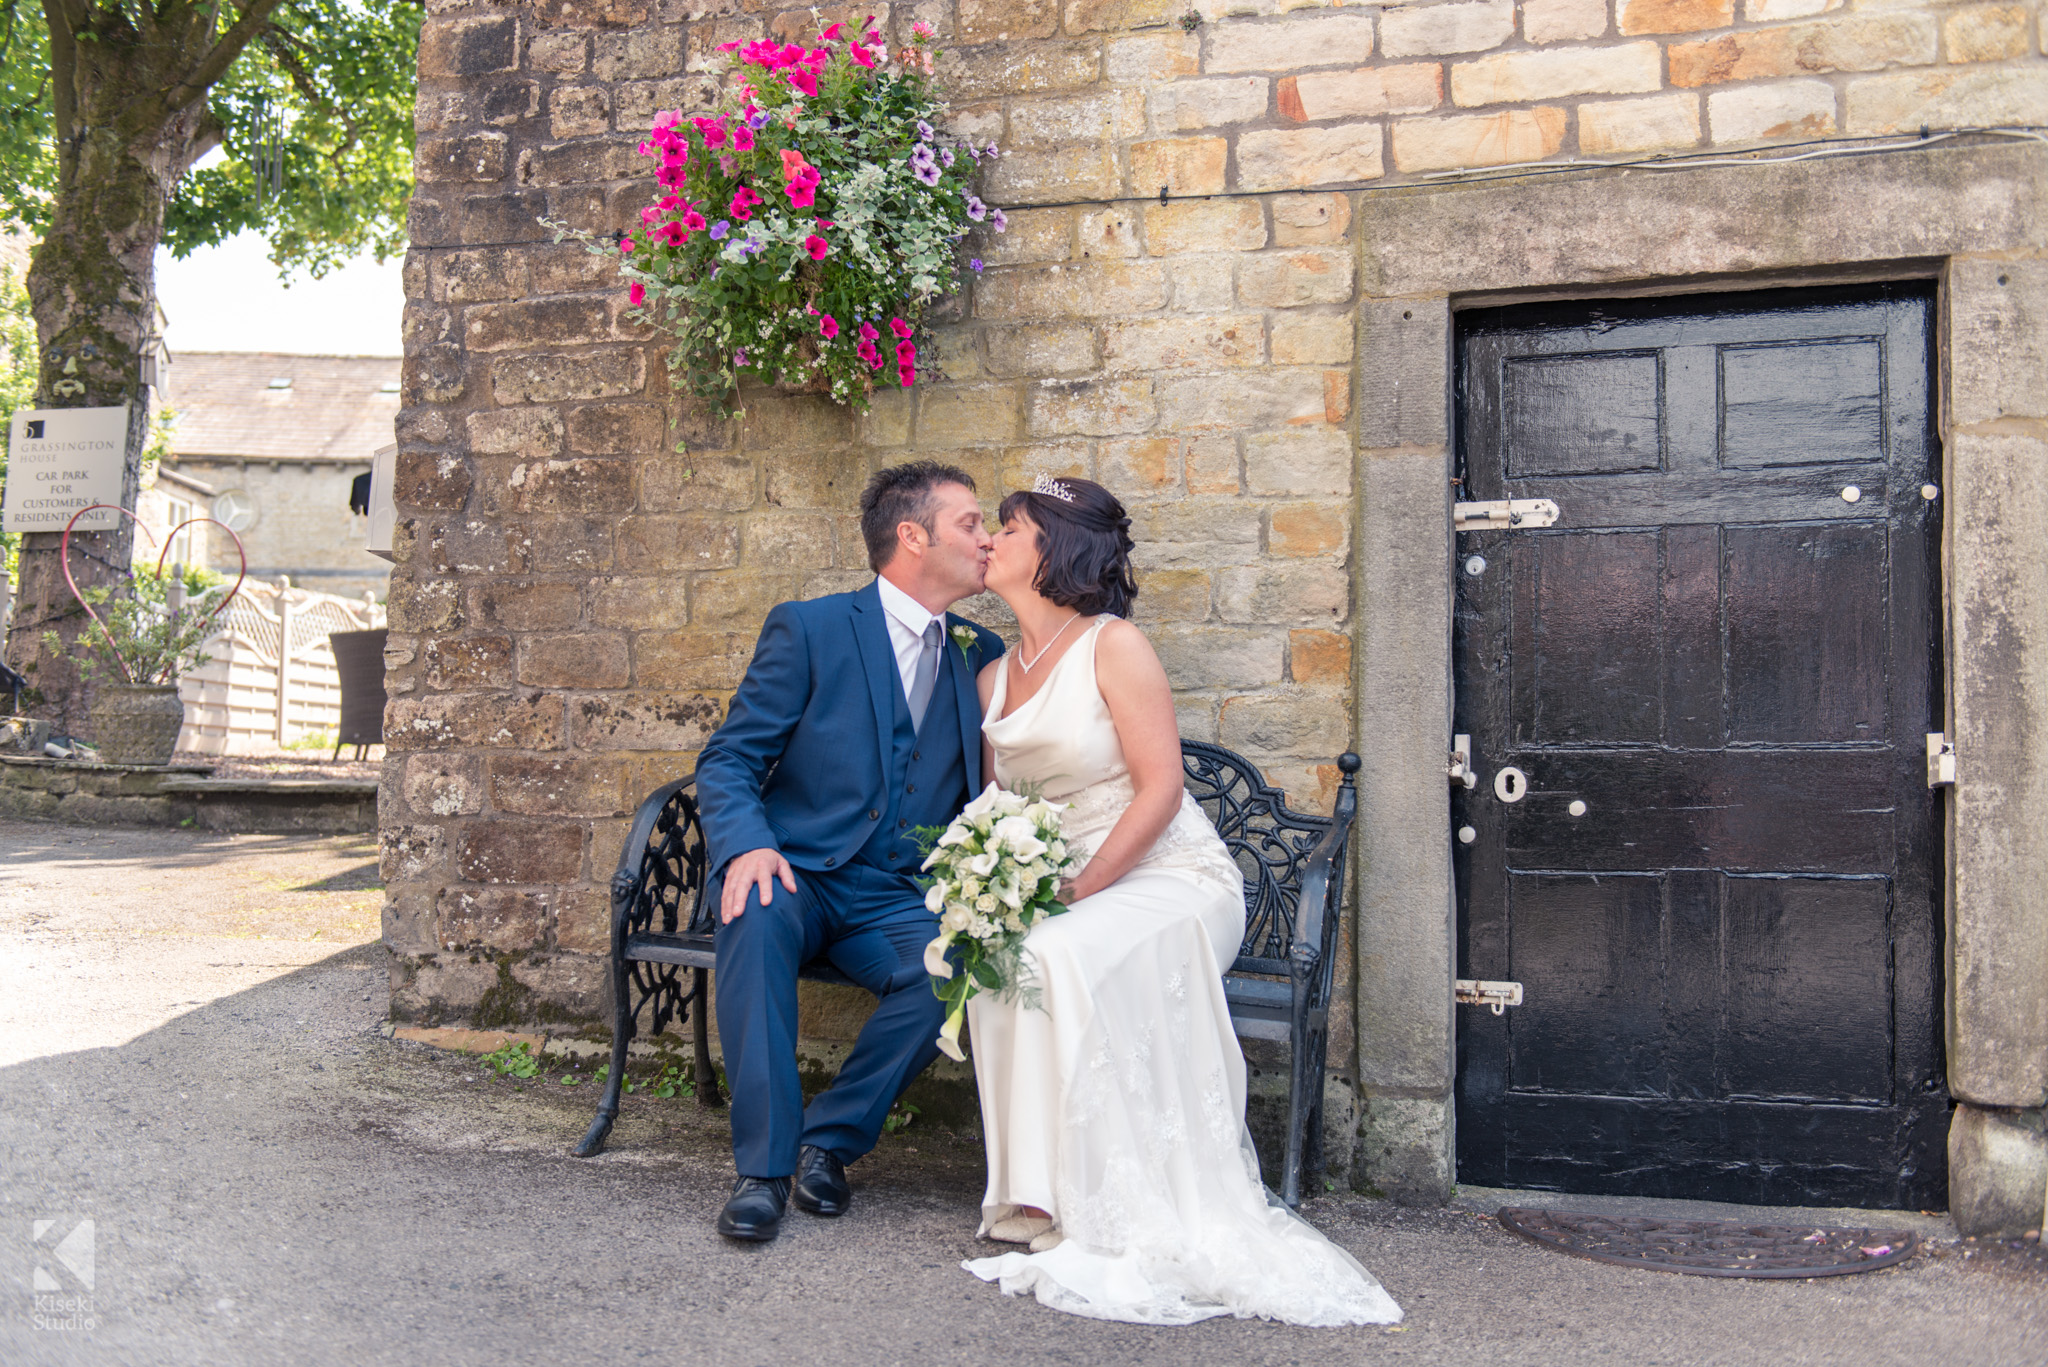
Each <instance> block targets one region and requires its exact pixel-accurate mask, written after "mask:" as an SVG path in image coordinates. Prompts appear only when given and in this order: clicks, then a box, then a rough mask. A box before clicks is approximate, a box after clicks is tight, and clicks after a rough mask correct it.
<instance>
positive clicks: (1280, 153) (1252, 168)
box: [1237, 123, 1386, 190]
mask: <svg viewBox="0 0 2048 1367" xmlns="http://www.w3.org/2000/svg"><path fill="white" fill-rule="evenodd" d="M1381 141H1382V136H1381V133H1380V126H1379V125H1378V124H1376V123H1338V124H1330V125H1328V126H1326V127H1320V128H1304V129H1301V130H1300V131H1298V132H1292V131H1280V130H1275V131H1270V132H1266V131H1261V132H1251V133H1246V134H1244V135H1243V136H1241V137H1240V138H1238V140H1237V188H1238V189H1240V190H1285V189H1290V188H1293V187H1296V186H1310V185H1346V184H1349V183H1351V182H1353V181H1360V180H1378V179H1379V178H1380V176H1382V175H1384V174H1385V173H1386V168H1385V166H1384V165H1383V164H1382V162H1381V159H1380V143H1381Z"/></svg>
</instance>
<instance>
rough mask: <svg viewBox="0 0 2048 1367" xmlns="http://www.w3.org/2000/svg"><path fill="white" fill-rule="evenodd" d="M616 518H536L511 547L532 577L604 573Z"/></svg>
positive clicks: (608, 562)
mask: <svg viewBox="0 0 2048 1367" xmlns="http://www.w3.org/2000/svg"><path fill="white" fill-rule="evenodd" d="M615 521H617V519H616V518H613V517H609V516H605V517H573V516H567V515H563V514H559V513H558V514H554V515H552V516H546V517H540V518H536V519H534V520H533V521H531V522H529V523H527V524H526V528H525V530H524V533H523V534H521V535H520V536H519V537H518V540H517V541H516V542H515V543H514V544H515V545H516V546H517V548H518V549H519V550H520V552H521V554H522V555H523V557H524V558H525V560H526V567H527V569H528V570H529V571H530V572H532V573H534V574H567V573H572V572H577V573H582V572H592V571H598V570H607V569H610V568H611V564H612V525H613V523H614V522H615Z"/></svg>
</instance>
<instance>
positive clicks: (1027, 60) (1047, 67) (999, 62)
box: [939, 38, 1102, 100]
mask: <svg viewBox="0 0 2048 1367" xmlns="http://www.w3.org/2000/svg"><path fill="white" fill-rule="evenodd" d="M939 74H940V78H941V79H942V80H943V81H944V82H945V84H946V89H947V93H948V94H950V95H951V96H952V97H953V98H955V99H960V100H968V99H975V98H978V97H981V96H998V97H1000V96H1005V95H1028V94H1034V93H1036V92H1039V91H1046V90H1078V89H1081V88H1083V87H1086V86H1091V85H1094V84H1095V82H1096V81H1097V80H1098V79H1100V77H1101V74H1102V42H1101V40H1100V39H1096V38H1084V39H1079V40H1075V41H1069V42H1033V43H1015V42H1013V43H1004V44H1000V45H991V46H987V47H979V48H972V49H967V50H959V49H955V50H953V51H951V52H948V53H947V54H946V56H945V58H944V59H943V60H942V61H941V62H940V64H939Z"/></svg>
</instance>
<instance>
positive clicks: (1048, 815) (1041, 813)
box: [1024, 801, 1060, 826]
mask: <svg viewBox="0 0 2048 1367" xmlns="http://www.w3.org/2000/svg"><path fill="white" fill-rule="evenodd" d="M1059 816H1060V809H1059V808H1057V807H1055V806H1053V805H1052V804H1051V803H1050V802H1045V801H1039V802H1034V803H1032V804H1031V805H1030V806H1029V807H1026V808H1025V809H1024V817H1025V819H1026V820H1028V821H1029V822H1030V823H1031V824H1032V825H1034V826H1051V825H1054V824H1056V823H1057V822H1058V821H1059Z"/></svg>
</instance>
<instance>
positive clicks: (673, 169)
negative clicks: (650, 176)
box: [654, 166, 690, 189]
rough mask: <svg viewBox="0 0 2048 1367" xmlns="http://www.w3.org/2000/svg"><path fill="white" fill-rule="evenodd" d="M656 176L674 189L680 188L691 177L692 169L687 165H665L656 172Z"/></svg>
mask: <svg viewBox="0 0 2048 1367" xmlns="http://www.w3.org/2000/svg"><path fill="white" fill-rule="evenodd" d="M654 178H655V179H656V180H657V181H660V182H661V183H662V184H663V185H666V186H669V187H670V188H672V189H674V188H680V187H681V185H682V184H683V182H684V181H686V180H688V179H689V178H690V171H689V168H688V167H685V166H664V167H662V168H661V169H660V170H659V171H656V172H655V173H654Z"/></svg>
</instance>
